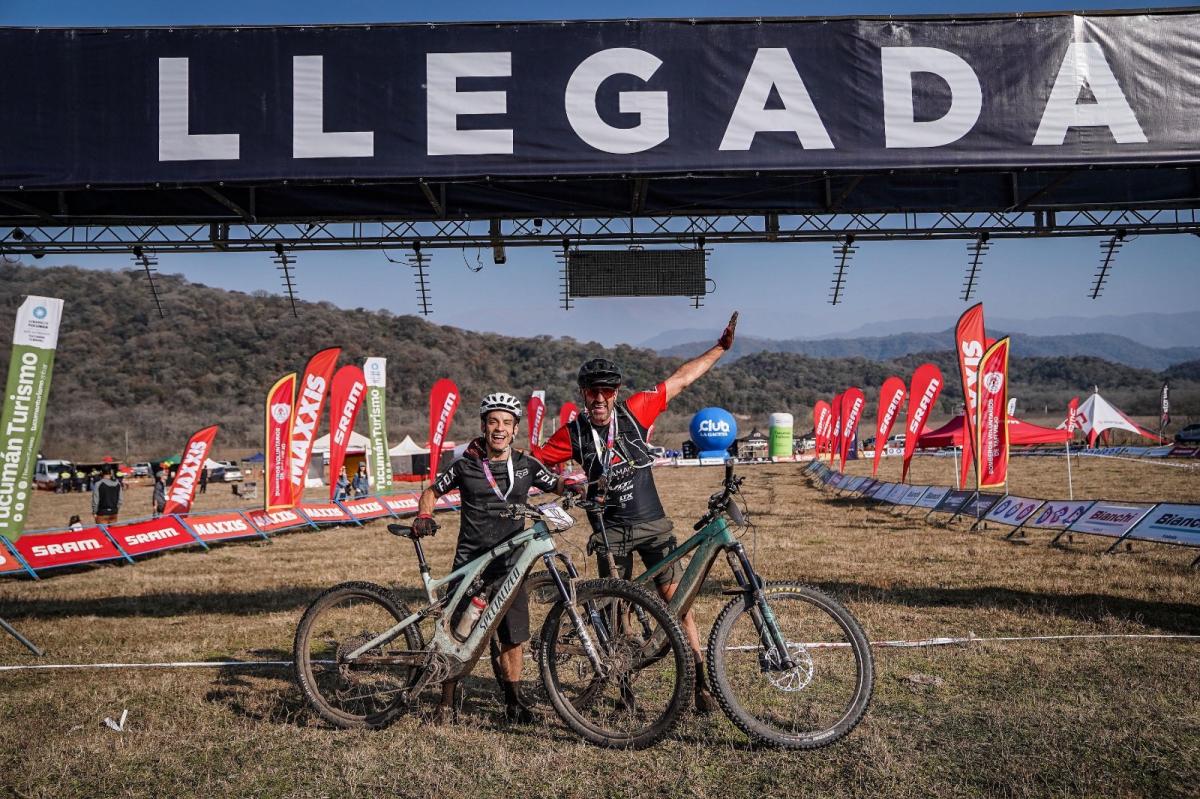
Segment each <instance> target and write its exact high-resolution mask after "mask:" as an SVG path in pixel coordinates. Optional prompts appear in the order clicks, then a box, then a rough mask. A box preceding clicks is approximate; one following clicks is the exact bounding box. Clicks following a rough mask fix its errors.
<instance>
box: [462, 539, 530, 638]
mask: <svg viewBox="0 0 1200 799" xmlns="http://www.w3.org/2000/svg"><path fill="white" fill-rule="evenodd" d="M484 552H487V550H486V549H484V550H480V551H479V552H476V553H474V554H470V553H467V552H459V553H457V554H456V555H455V557H454V565H453V566H452V567H451V569H450V570H451V571H454V570H455V569H458V568H461V567H462V566H465V565H466V564H468V563H470V562H471V561H472V560H474V559H475V558H477V557H479V556H480V555H482V554H483V553H484ZM509 560H512V558H511V557H509V558H503V559H501V560H494V561H492V562H491V563H490V564H488V566H487V568H485V569H484V570H483V574H482V575H480V576H481V577H482V578H483V584H484V586H485V588H484V590H485V591H486V592H487V593H488V594H489V596H490V595H491V594H492V593H494V592H495V590H496V589H497V588H499V586H500V584H501V583H502V582H504V578H505V577H507V576H508V573H509V571H511V570H512V566H513V563H515V562H516V561H515V560H514V561H513V563H509V562H508V561H509ZM488 601H491V600H490V599H489V600H488ZM496 637H497V638H498V639H500V643H501V644H502V645H503V646H506V647H509V646H516V645H518V644H523V643H525V642H526V641H528V640H529V592H528V591H526V590H525V581H524V580H522V581H521V584H520V585H519V586H517V590H515V591H513V593H512V604H511V605H509V607H508V612H507V613H505V614H504V618H502V619H500V621H499V623H497V625H496Z"/></svg>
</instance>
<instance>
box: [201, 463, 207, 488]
mask: <svg viewBox="0 0 1200 799" xmlns="http://www.w3.org/2000/svg"><path fill="white" fill-rule="evenodd" d="M200 493H201V494H207V493H208V467H207V466H205V467H204V468H203V469H201V470H200Z"/></svg>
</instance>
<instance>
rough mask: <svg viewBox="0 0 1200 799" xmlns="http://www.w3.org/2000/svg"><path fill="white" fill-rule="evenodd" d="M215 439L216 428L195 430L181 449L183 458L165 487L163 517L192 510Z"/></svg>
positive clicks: (213, 426)
mask: <svg viewBox="0 0 1200 799" xmlns="http://www.w3.org/2000/svg"><path fill="white" fill-rule="evenodd" d="M216 437H217V426H216V425H215V424H214V425H212V426H211V427H206V428H204V429H203V430H197V431H196V432H195V433H193V434H192V437H191V438H189V439H188V443H187V446H186V447H184V448H183V457H181V458H180V459H179V471H177V472H176V473H175V479H174V480H172V481H171V485H169V486H168V487H167V504H166V507H164V508H163V515H164V516H170V515H171V514H172V513H187V512H188V511H190V510H191V509H192V500H193V499H195V498H196V489H197V488H199V487H200V472H201V471H202V470H203V469H204V463H205V462H206V461H207V460H208V455H209V453H210V452H212V443H213V439H214V438H216Z"/></svg>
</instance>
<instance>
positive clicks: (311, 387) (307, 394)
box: [288, 347, 342, 503]
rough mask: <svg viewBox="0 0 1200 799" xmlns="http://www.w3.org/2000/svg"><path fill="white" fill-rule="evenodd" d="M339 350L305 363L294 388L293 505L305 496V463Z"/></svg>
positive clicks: (324, 353)
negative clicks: (295, 391) (302, 372)
mask: <svg viewBox="0 0 1200 799" xmlns="http://www.w3.org/2000/svg"><path fill="white" fill-rule="evenodd" d="M341 353H342V350H341V349H340V348H339V347H330V348H329V349H325V350H321V351H320V352H318V353H317V354H316V355H314V356H312V357H311V358H309V359H308V365H307V366H305V367H304V377H302V378H301V379H300V384H299V385H298V386H297V390H298V391H299V393H298V394H297V395H296V411H295V414H294V415H293V417H292V431H291V434H290V436H289V439H288V440H289V443H288V446H290V447H291V450H292V462H291V465H290V467H289V468H290V474H291V484H292V502H293V503H298V502H300V499H301V498H302V497H303V496H304V484H305V481H306V480H307V479H308V463H309V461H310V460H312V447H313V442H314V441H316V440H317V428H318V427H319V426H320V424H321V412H322V411H323V410H324V409H325V399H326V397H328V396H329V381H330V379H331V378H332V377H333V367H334V366H335V365H336V364H337V359H338V356H339V355H341Z"/></svg>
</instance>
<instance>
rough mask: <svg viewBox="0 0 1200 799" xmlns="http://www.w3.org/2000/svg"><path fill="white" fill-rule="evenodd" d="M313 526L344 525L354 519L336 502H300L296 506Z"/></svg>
mask: <svg viewBox="0 0 1200 799" xmlns="http://www.w3.org/2000/svg"><path fill="white" fill-rule="evenodd" d="M296 507H297V508H299V509H300V510H302V511H303V512H304V515H305V516H307V517H308V519H309V521H311V522H312V523H313V524H345V523H346V522H353V521H354V517H353V516H351V515H350V514H349V513H346V511H345V510H344V509H343V508H342V506H341V505H338V504H337V503H336V502H301V503H299V504H298V505H296Z"/></svg>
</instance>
